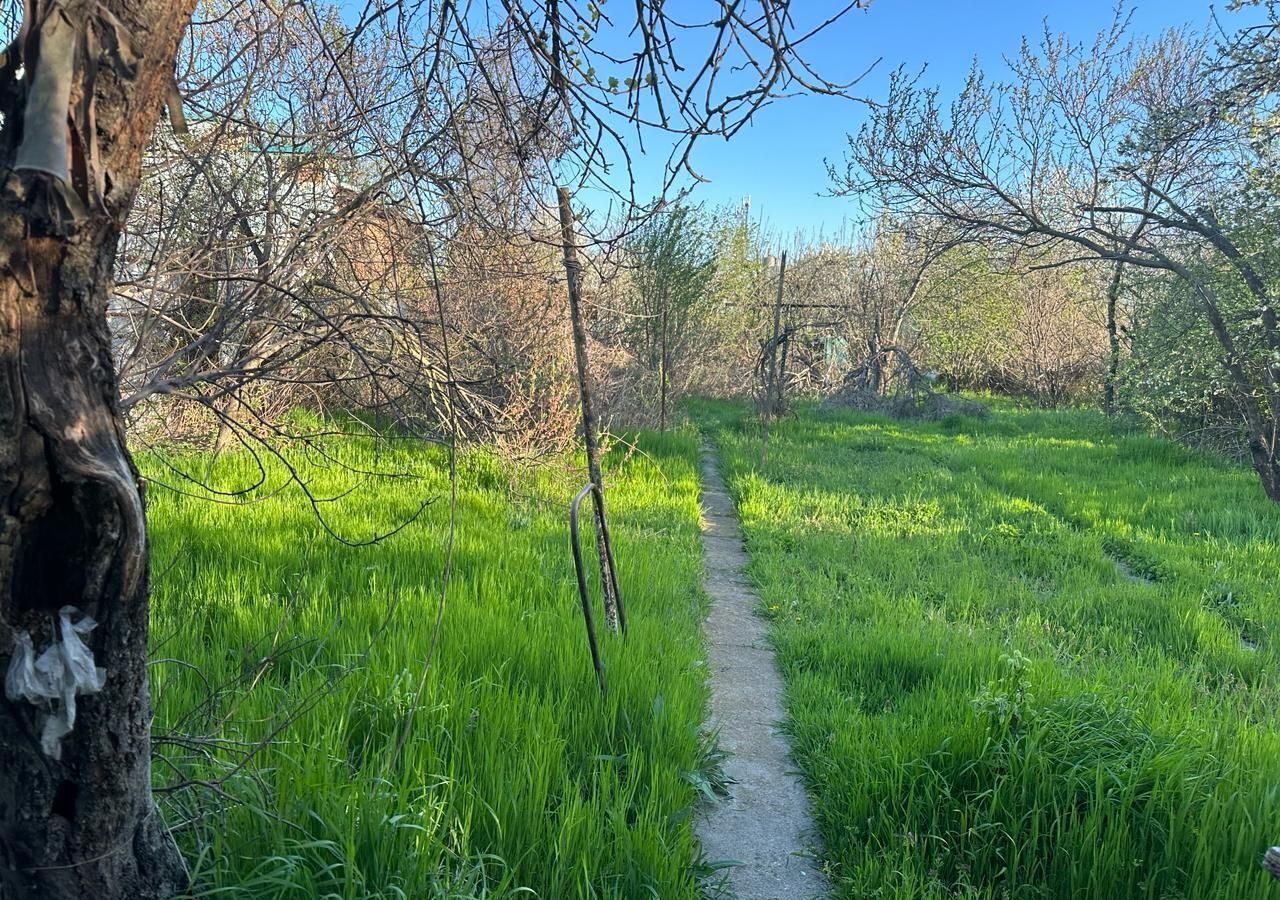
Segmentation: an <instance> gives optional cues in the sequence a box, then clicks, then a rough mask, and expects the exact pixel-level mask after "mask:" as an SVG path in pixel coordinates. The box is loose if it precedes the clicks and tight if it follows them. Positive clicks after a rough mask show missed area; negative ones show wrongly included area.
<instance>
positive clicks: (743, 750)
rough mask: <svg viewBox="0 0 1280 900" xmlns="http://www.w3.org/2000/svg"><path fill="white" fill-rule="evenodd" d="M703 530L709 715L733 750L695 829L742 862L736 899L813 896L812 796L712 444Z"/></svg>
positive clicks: (819, 893)
mask: <svg viewBox="0 0 1280 900" xmlns="http://www.w3.org/2000/svg"><path fill="white" fill-rule="evenodd" d="M702 510H703V518H704V521H705V523H706V524H705V526H704V528H703V534H702V548H703V555H704V559H705V562H706V590H707V595H708V596H709V597H710V598H711V612H710V614H709V615H708V616H707V621H706V636H707V661H708V663H709V665H710V670H711V719H710V722H709V724H710V725H711V727H713V728H718V729H719V730H720V747H721V749H723V750H726V751H728V753H729V754H730V755H729V757H728V759H726V760H725V764H724V771H725V775H727V776H728V777H729V779H730V780H731V783H730V785H729V790H730V796H728V797H726V798H724V799H723V800H721V801H720V802H719V803H715V804H705V805H704V807H703V810H702V812H701V814H700V815H699V818H698V823H697V827H698V837H699V838H700V839H701V841H702V847H703V851H704V853H705V854H706V857H707V859H708V860H727V859H732V860H736V861H738V862H739V863H740V865H737V866H734V867H733V868H732V869H730V870H729V872H728V882H729V887H730V888H731V889H732V891H733V893H734V895H735V896H737V897H738V898H740V900H811V898H814V897H823V896H826V894H827V892H828V889H829V888H828V885H827V882H826V879H825V878H824V877H823V875H822V873H821V872H820V871H819V870H818V869H817V867H816V866H815V865H814V860H813V856H812V853H813V849H814V844H815V842H816V841H817V836H816V834H815V832H814V828H813V820H812V818H811V817H810V813H809V798H808V796H807V795H806V794H805V791H804V785H803V784H802V783H801V781H800V778H799V776H798V775H797V774H796V773H795V765H794V764H793V763H792V761H791V755H790V747H789V746H788V744H787V739H786V736H785V735H784V734H782V733H781V732H780V731H779V727H780V723H781V722H782V718H783V711H782V679H781V678H779V676H778V670H777V668H776V667H775V665H774V661H773V649H772V648H771V647H770V645H769V643H768V640H767V638H766V633H767V630H768V625H767V624H766V623H765V622H764V621H763V620H761V619H759V618H757V617H756V615H755V612H754V610H755V608H756V605H757V603H758V602H759V598H758V597H757V596H756V594H755V591H754V590H752V588H751V585H750V583H749V582H748V581H747V578H746V575H745V574H744V569H745V567H746V564H747V555H746V553H745V551H744V550H743V549H742V532H741V530H740V529H739V527H738V516H737V513H736V511H735V510H734V508H733V501H732V500H730V499H729V494H728V492H727V491H726V490H725V487H724V482H723V481H721V479H720V473H719V472H718V471H717V469H716V455H715V451H714V450H711V449H709V448H705V447H704V448H703V455H702Z"/></svg>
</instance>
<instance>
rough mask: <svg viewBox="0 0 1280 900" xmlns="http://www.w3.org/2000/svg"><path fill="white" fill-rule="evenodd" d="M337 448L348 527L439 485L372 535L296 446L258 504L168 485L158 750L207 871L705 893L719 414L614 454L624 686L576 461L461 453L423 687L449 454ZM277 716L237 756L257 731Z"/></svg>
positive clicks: (381, 890) (289, 886)
mask: <svg viewBox="0 0 1280 900" xmlns="http://www.w3.org/2000/svg"><path fill="white" fill-rule="evenodd" d="M324 450H325V453H323V454H322V453H314V454H312V455H311V459H310V462H309V464H308V465H307V466H306V467H305V468H304V471H303V474H304V477H305V478H306V480H307V482H308V484H309V485H310V487H311V489H312V491H313V492H315V493H316V494H317V495H318V496H321V497H329V498H334V499H332V500H329V501H327V502H324V503H322V504H321V508H322V509H323V510H324V513H325V517H326V520H327V521H328V522H329V523H330V524H332V525H333V527H334V528H335V529H336V530H337V531H339V533H341V534H342V535H343V536H344V537H345V538H347V539H351V540H358V539H364V538H368V537H369V536H371V535H373V534H376V533H378V532H379V531H383V530H386V529H387V528H389V527H392V526H394V525H396V524H399V523H402V522H403V521H404V520H405V519H406V518H408V517H410V516H412V514H413V513H414V511H415V510H417V509H418V508H419V505H420V503H421V502H422V501H423V500H424V499H431V500H433V502H432V503H431V505H429V506H428V507H427V508H426V510H425V512H424V513H423V515H422V516H421V517H420V518H418V519H417V520H416V521H414V522H413V523H412V524H411V525H409V526H408V527H406V528H405V529H404V530H402V531H400V532H399V533H398V534H396V535H395V536H393V537H391V538H389V539H387V540H385V541H383V542H381V543H378V544H375V545H373V546H369V547H350V546H345V545H343V544H340V543H338V542H337V541H335V540H333V539H332V538H331V537H329V536H328V535H327V534H326V533H325V532H324V530H323V529H322V527H321V526H320V524H319V522H318V521H317V519H316V517H315V515H314V513H313V512H312V510H311V508H310V507H309V505H308V504H307V503H305V502H303V501H302V500H301V498H300V497H299V496H298V495H297V493H296V492H295V491H286V492H284V493H279V492H278V491H277V487H278V486H279V485H280V484H281V483H282V482H283V478H282V477H281V475H282V473H280V472H279V471H276V470H275V469H273V468H270V467H269V468H268V473H267V474H268V480H267V483H266V484H264V485H263V486H262V487H261V488H259V489H257V490H255V491H252V492H251V493H250V494H249V495H247V496H246V497H245V498H244V502H241V503H236V504H233V505H225V504H218V503H214V502H210V501H209V500H207V499H204V498H199V499H197V498H192V497H187V496H183V495H180V494H176V493H172V492H169V491H165V490H163V489H161V488H160V487H159V486H158V485H153V486H152V488H151V490H150V494H149V496H150V500H151V502H150V517H151V523H152V534H153V538H154V555H153V563H154V567H153V572H154V574H153V583H154V588H155V596H154V604H153V613H152V618H153V629H152V637H153V644H154V653H153V657H154V658H153V662H152V669H151V671H152V677H153V682H152V692H153V699H154V702H155V706H156V716H157V718H156V734H157V736H158V737H157V745H156V749H157V752H158V753H159V754H160V759H159V761H158V763H157V766H156V770H155V771H156V779H157V787H158V788H160V789H161V791H162V792H163V793H162V794H161V797H162V802H163V804H164V806H165V812H166V817H167V821H169V822H171V823H174V824H177V825H178V830H177V836H178V839H179V841H180V843H181V844H182V846H183V848H184V850H185V851H186V853H187V855H188V858H189V860H191V864H192V867H193V871H194V876H195V887H194V890H193V895H194V896H200V897H218V898H246V900H248V898H253V900H264V898H297V900H303V898H307V900H310V898H350V900H357V898H359V900H364V898H410V897H412V898H426V897H459V898H462V897H508V896H535V895H536V896H539V897H548V898H551V897H556V898H559V897H565V898H574V897H581V898H588V897H590V898H601V897H617V898H633V897H644V896H654V897H663V898H667V897H673V898H680V897H685V898H693V897H695V896H697V895H698V884H697V881H698V877H699V873H700V872H701V871H702V869H704V868H705V866H704V865H703V863H702V861H701V860H700V858H699V855H698V852H697V847H696V844H695V841H694V838H693V835H692V830H691V821H690V820H691V812H692V806H693V804H694V802H695V801H696V799H697V797H698V796H699V795H700V794H703V793H706V792H708V791H711V790H714V788H715V786H716V785H717V784H718V782H719V776H718V775H717V761H718V756H717V751H716V749H715V747H714V744H713V743H711V742H710V741H709V739H708V738H706V737H704V736H702V735H701V733H700V727H701V722H702V718H703V708H704V701H705V688H704V686H703V675H702V671H703V670H702V669H701V659H702V645H701V636H700V623H701V618H702V614H703V610H704V598H703V596H702V593H701V590H700V588H699V586H698V585H699V573H700V565H701V553H700V545H699V528H698V508H697V504H696V501H695V497H696V478H697V475H696V466H695V463H696V445H695V442H694V438H693V436H692V435H691V434H690V433H688V432H681V433H676V434H671V435H668V436H666V437H665V438H659V437H656V436H641V438H640V441H639V452H627V451H626V450H625V448H621V447H619V449H618V450H616V451H615V452H614V453H613V454H611V455H610V456H609V457H607V458H606V468H607V470H608V476H607V477H608V479H609V482H608V483H609V486H610V494H609V496H610V502H611V508H612V511H613V519H612V524H613V533H614V536H615V540H616V543H617V557H618V560H619V565H620V577H621V586H622V590H623V592H624V595H625V598H626V600H627V602H628V610H629V615H628V620H629V624H630V634H629V635H628V636H627V637H626V639H625V640H620V639H616V638H612V637H606V638H604V639H603V650H604V657H605V662H606V665H607V667H608V670H607V675H608V679H609V694H608V697H607V698H605V699H603V700H602V698H601V697H600V694H599V691H598V689H597V687H596V684H595V679H594V677H593V675H592V671H591V665H590V659H589V656H588V653H587V646H586V640H585V637H584V633H583V625H582V614H581V611H580V608H579V606H578V600H577V593H576V588H575V585H574V576H573V568H572V562H571V559H570V555H569V546H568V539H567V525H566V513H567V504H568V500H569V498H570V496H571V495H572V494H573V492H574V491H575V490H576V488H577V486H578V484H579V483H580V482H581V481H582V474H581V468H582V467H581V465H580V463H579V462H578V461H576V460H573V459H567V458H559V459H555V460H553V461H551V462H550V463H548V464H546V465H543V466H541V467H539V468H514V469H513V467H512V464H511V463H510V462H509V461H503V460H500V459H498V458H497V457H495V456H492V455H490V454H489V453H487V452H485V451H481V450H477V451H469V452H467V453H465V454H463V456H462V457H461V459H460V465H459V469H460V472H461V484H460V494H459V509H458V531H457V538H456V545H455V556H454V561H453V574H452V578H451V581H450V583H449V588H448V595H447V608H446V612H445V617H444V627H443V634H442V637H441V641H440V644H439V647H438V649H437V650H436V653H435V656H434V659H433V661H432V664H431V669H430V674H429V677H428V679H427V682H426V689H425V692H424V693H423V695H422V698H421V702H420V703H418V704H417V705H416V707H415V696H416V694H417V688H418V682H419V678H420V673H421V671H422V666H423V660H424V658H425V657H426V656H427V654H428V648H429V646H430V641H431V632H432V622H433V619H434V615H435V609H436V602H437V597H438V592H439V589H440V580H441V573H442V571H443V569H444V563H445V547H446V544H447V539H446V535H447V529H448V524H447V523H448V502H447V496H448V486H447V474H446V472H447V470H446V467H445V465H444V457H443V454H442V453H441V452H440V451H439V450H438V449H429V448H423V447H422V446H421V445H419V444H417V443H414V442H404V443H403V444H401V445H398V446H393V447H390V448H388V447H386V446H383V447H382V448H381V449H378V448H377V447H376V446H375V445H374V444H372V443H371V442H366V441H362V440H361V441H357V440H353V439H346V440H342V441H339V440H337V439H334V440H333V441H331V442H330V443H329V444H328V445H326V446H325V447H324ZM140 462H141V464H142V466H143V469H144V470H145V471H146V472H147V473H148V474H149V475H151V476H152V477H153V478H156V479H159V480H165V481H173V480H174V478H175V476H174V474H173V472H172V470H171V469H170V467H169V463H171V462H172V463H176V464H178V465H180V466H182V467H184V468H186V469H187V470H188V471H196V472H203V471H204V470H205V468H206V467H207V466H208V462H207V460H206V459H204V458H201V457H195V456H193V457H188V458H182V459H178V460H169V459H166V458H162V457H161V456H159V455H156V454H150V455H146V456H144V457H143V458H142V459H141V460H140ZM339 463H340V464H341V465H339ZM346 467H350V468H346ZM351 469H355V470H359V471H372V470H380V471H395V472H398V473H400V476H399V477H396V478H390V479H385V478H384V479H373V480H368V481H366V479H364V477H363V476H360V475H358V474H355V473H353V472H352V471H351ZM255 475H256V469H255V467H254V466H253V465H252V463H251V461H250V460H249V459H248V458H247V457H246V456H245V455H244V454H238V453H225V454H223V455H222V456H221V457H220V458H219V459H218V460H217V462H216V464H215V465H214V466H213V471H212V473H211V476H210V477H211V478H212V481H213V483H214V484H215V485H216V486H217V487H219V488H221V489H224V490H233V489H235V488H238V487H241V486H244V485H247V484H251V483H252V482H253V481H254V479H255ZM223 499H226V498H223ZM584 539H585V540H584V543H585V544H586V545H587V546H588V547H589V546H590V545H591V538H590V535H589V534H584ZM597 602H598V600H597ZM384 625H385V628H384ZM410 713H412V728H411V730H410V731H409V733H408V739H407V741H406V742H405V743H404V746H403V749H402V750H401V752H400V753H399V754H398V755H397V754H396V752H395V748H396V744H397V742H398V740H399V739H400V736H401V734H402V733H403V731H404V729H405V726H406V722H407V721H408V720H409V716H410ZM294 716H296V718H295V719H294V720H293V721H292V722H291V723H289V724H287V726H286V727H283V728H282V729H280V730H279V731H277V730H276V729H277V727H278V726H279V725H280V724H281V723H282V722H284V721H285V720H286V719H287V718H289V717H294ZM263 740H265V741H266V742H267V744H266V746H265V748H264V749H262V750H261V751H260V752H259V753H258V754H257V755H256V756H255V757H253V759H252V761H251V763H250V764H249V765H248V766H247V767H245V768H243V769H237V768H236V761H237V760H238V759H239V758H240V751H241V750H242V749H243V747H244V745H245V742H248V743H253V742H257V741H263ZM202 780H209V781H215V780H216V781H217V782H218V783H219V784H220V785H221V787H220V791H221V793H220V794H219V793H213V792H210V791H208V790H205V789H203V788H201V787H200V786H199V784H198V783H197V784H195V786H192V782H199V781H202ZM183 784H185V785H186V787H180V785H183ZM193 816H194V817H195V818H194V820H191V821H189V819H190V818H191V817H193ZM703 874H705V873H703Z"/></svg>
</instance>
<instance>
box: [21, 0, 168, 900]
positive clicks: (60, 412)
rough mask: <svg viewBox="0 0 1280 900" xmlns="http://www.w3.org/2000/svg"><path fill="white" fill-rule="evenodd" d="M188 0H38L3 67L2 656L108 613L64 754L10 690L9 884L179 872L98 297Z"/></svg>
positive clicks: (164, 880) (141, 566)
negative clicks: (90, 683)
mask: <svg viewBox="0 0 1280 900" xmlns="http://www.w3.org/2000/svg"><path fill="white" fill-rule="evenodd" d="M192 6H193V2H192V0H176V2H175V0H132V2H126V0H102V2H93V3H90V2H85V0H79V2H73V0H68V2H66V3H62V4H56V3H51V2H47V0H46V2H35V3H29V4H28V5H27V14H28V19H27V21H26V22H25V23H24V28H23V36H24V39H23V40H22V41H21V43H20V44H15V45H14V46H13V47H11V48H10V52H9V57H8V59H7V60H6V61H5V63H6V66H5V68H6V71H5V72H4V73H0V92H3V93H2V95H0V111H2V112H3V115H4V122H5V123H6V125H5V128H4V129H3V131H0V186H2V189H0V496H3V498H4V505H3V513H0V666H3V667H4V668H5V669H6V670H7V669H8V668H9V665H10V660H11V656H12V654H13V652H14V649H15V646H16V644H15V640H16V638H17V635H18V634H19V633H20V632H22V631H25V632H27V633H28V634H29V635H30V636H31V639H32V641H33V643H34V645H35V649H36V652H37V653H38V652H40V651H41V650H42V649H43V648H45V647H47V646H49V645H50V644H51V643H52V641H53V640H54V636H55V634H54V623H55V621H56V613H57V610H58V609H59V608H60V607H62V606H64V605H70V606H74V607H77V608H78V609H79V610H81V611H83V612H84V613H86V614H88V615H91V616H93V617H94V618H95V619H96V620H97V621H98V623H99V624H98V627H97V628H96V629H95V630H94V631H92V632H91V633H90V634H89V635H88V636H87V638H86V643H87V644H88V645H89V648H90V649H91V651H92V652H93V654H94V657H95V661H96V663H97V665H99V666H102V667H103V668H105V670H106V682H105V686H104V687H103V689H102V690H101V692H99V693H95V694H88V695H85V696H83V697H80V698H78V715H77V718H76V721H75V725H74V728H73V730H72V731H71V733H70V734H68V735H66V737H64V738H63V739H62V741H61V755H60V758H59V759H53V758H51V757H50V756H49V755H46V753H44V752H43V751H42V749H41V746H40V741H39V739H38V738H37V735H38V733H39V731H40V728H41V719H42V716H43V713H42V712H41V711H40V710H38V709H37V708H36V707H35V706H33V705H32V704H30V703H28V702H26V701H24V700H5V701H4V702H3V703H0V897H4V898H5V900H27V898H41V900H62V898H83V897H92V898H95V900H116V898H120V900H123V898H131V900H132V898H143V900H148V898H161V897H168V896H171V895H172V894H173V893H175V892H176V891H178V890H181V889H182V887H183V885H184V884H185V881H186V871H185V867H184V866H183V863H182V859H181V857H180V855H179V853H178V851H177V848H176V847H175V845H174V843H173V841H172V839H171V838H170V836H169V834H168V833H167V831H166V830H165V828H164V825H163V823H162V822H161V821H160V817H159V815H158V813H157V810H156V807H155V804H154V802H153V800H152V797H151V783H150V782H151V762H150V753H151V745H150V718H151V710H150V704H149V701H148V693H147V669H146V657H147V544H146V527H145V518H144V513H143V503H142V492H141V486H140V483H139V479H138V476H137V472H136V471H135V469H134V467H133V463H132V460H131V459H130V457H129V453H128V450H127V449H126V446H125V438H124V430H123V427H122V425H121V420H120V416H119V410H118V391H117V386H116V376H115V371H114V367H113V361H112V357H111V342H110V335H109V333H108V330H107V323H106V307H107V298H108V295H109V292H110V290H111V285H112V267H113V264H114V260H115V250H116V242H117V238H118V237H119V234H120V229H121V227H122V226H123V223H124V220H125V217H126V215H127V214H128V210H129V207H130V205H131V203H132V201H133V197H134V194H135V192H136V189H137V179H138V171H139V162H140V159H141V154H142V151H143V149H144V147H145V145H146V142H147V140H148V138H149V136H150V134H151V130H152V127H153V126H154V124H155V119H156V117H157V115H158V114H159V110H160V106H161V103H162V101H163V99H164V96H165V93H166V91H167V88H168V86H169V84H170V83H171V81H172V77H173V65H174V59H175V57H176V53H177V47H178V41H179V38H180V37H181V34H182V29H183V27H184V25H185V23H186V21H187V19H188V17H189V16H190V13H191V7H192ZM54 21H58V22H60V24H59V25H57V26H51V25H50V23H51V22H54ZM51 27H58V28H68V29H70V30H71V32H72V33H73V34H74V35H75V50H74V55H72V56H68V55H65V54H53V53H51V52H49V47H51V46H52V44H50V45H49V46H45V44H46V42H47V41H51V40H52V38H51V37H50V35H51V32H50V30H49V29H50V28H51ZM42 51H43V52H42ZM68 59H70V63H68V62H67V60H68ZM18 65H23V66H24V67H25V70H26V75H25V77H24V78H23V79H22V80H21V81H18V80H17V79H15V78H13V72H14V70H15V69H16V67H17V66H18ZM42 78H43V79H62V80H63V81H66V82H69V84H70V92H69V94H70V95H69V97H68V96H66V94H65V93H64V94H62V95H61V99H59V100H58V103H61V102H62V101H63V100H65V101H67V104H68V105H66V106H62V107H59V106H58V104H57V103H55V104H48V103H47V99H48V97H49V96H51V95H50V94H45V95H44V98H43V99H41V100H39V101H38V102H37V101H36V100H32V98H33V97H36V98H40V97H41V91H40V84H41V79H42ZM48 83H49V81H48V80H46V81H45V84H46V85H47V84H48ZM28 85H30V87H27V86H28ZM37 119H43V121H44V127H43V128H39V127H33V125H34V124H35V121H36V120H37ZM64 132H65V133H66V140H65V143H64V142H63V135H64ZM42 134H44V135H54V136H55V137H56V138H57V139H56V140H53V141H45V138H44V137H40V135H42ZM33 136H34V137H33ZM24 140H25V144H24V143H23V142H24ZM41 141H44V142H45V143H43V144H41V143H40V142H41ZM58 152H62V153H64V155H65V156H66V157H67V158H66V159H58V158H57V153H58ZM33 160H45V161H46V162H47V163H48V165H43V164H42V165H37V166H30V163H31V162H32V161H33ZM24 164H25V165H24Z"/></svg>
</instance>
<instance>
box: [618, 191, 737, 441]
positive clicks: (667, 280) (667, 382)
mask: <svg viewBox="0 0 1280 900" xmlns="http://www.w3.org/2000/svg"><path fill="white" fill-rule="evenodd" d="M627 254H628V256H629V257H630V261H631V264H632V266H633V267H634V269H633V274H632V281H633V284H634V291H633V296H632V299H631V302H632V307H631V309H630V310H629V312H630V313H631V320H630V323H629V327H628V328H627V333H628V338H629V340H630V343H631V345H632V350H633V352H635V353H636V355H637V356H638V357H639V359H640V360H641V361H642V363H643V364H644V366H645V367H646V368H647V369H648V370H649V371H651V372H653V373H654V374H655V375H656V376H657V381H658V424H659V427H660V428H661V429H663V430H666V427H667V405H668V401H669V395H670V392H671V385H672V381H673V378H672V373H673V371H676V372H680V373H683V372H684V371H685V369H684V364H685V362H686V360H687V358H688V356H689V354H690V353H691V352H693V351H694V350H695V349H696V348H697V346H698V338H699V335H701V334H703V333H704V332H705V325H706V323H705V321H704V316H703V313H704V312H705V311H706V310H707V307H708V304H707V297H708V294H707V289H708V287H709V286H710V284H711V280H712V278H713V277H714V275H715V272H716V245H715V242H714V240H713V236H712V234H711V231H710V229H709V228H708V227H707V223H706V221H705V220H704V218H703V214H702V210H701V208H699V207H690V206H685V205H683V204H677V205H675V206H673V207H671V208H670V209H669V210H665V211H663V212H662V213H660V214H659V215H657V216H654V217H653V218H651V219H650V220H648V221H647V222H645V224H644V225H643V226H642V227H641V228H639V229H638V230H637V231H636V232H635V233H634V234H633V235H632V236H631V239H630V240H629V241H628V242H627Z"/></svg>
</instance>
